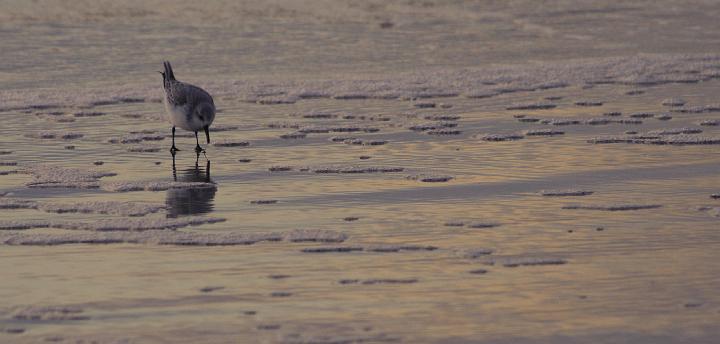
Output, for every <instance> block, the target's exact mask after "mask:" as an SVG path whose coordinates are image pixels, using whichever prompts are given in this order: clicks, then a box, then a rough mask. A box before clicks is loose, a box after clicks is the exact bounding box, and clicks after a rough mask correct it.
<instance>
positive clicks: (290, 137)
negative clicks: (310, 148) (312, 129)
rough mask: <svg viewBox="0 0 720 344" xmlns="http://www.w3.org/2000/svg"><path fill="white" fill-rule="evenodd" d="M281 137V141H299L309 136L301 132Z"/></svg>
mask: <svg viewBox="0 0 720 344" xmlns="http://www.w3.org/2000/svg"><path fill="white" fill-rule="evenodd" d="M279 137H280V138H281V139H285V140H298V139H304V138H305V137H307V134H305V133H300V132H294V133H287V134H282V135H280V136H279Z"/></svg>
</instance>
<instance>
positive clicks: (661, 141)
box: [587, 135, 720, 146]
mask: <svg viewBox="0 0 720 344" xmlns="http://www.w3.org/2000/svg"><path fill="white" fill-rule="evenodd" d="M587 142H588V143H593V144H605V143H632V144H651V145H677V146H685V145H717V144H720V138H715V137H703V136H689V135H667V136H662V137H661V136H653V135H649V136H643V135H626V136H605V137H595V138H592V139H590V140H588V141H587Z"/></svg>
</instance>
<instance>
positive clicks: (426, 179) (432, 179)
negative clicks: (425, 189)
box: [406, 175, 454, 183]
mask: <svg viewBox="0 0 720 344" xmlns="http://www.w3.org/2000/svg"><path fill="white" fill-rule="evenodd" d="M406 178H407V179H409V180H417V181H421V182H423V183H445V182H449V181H451V180H452V179H453V178H454V177H453V176H440V175H437V176H436V175H413V176H407V177H406Z"/></svg>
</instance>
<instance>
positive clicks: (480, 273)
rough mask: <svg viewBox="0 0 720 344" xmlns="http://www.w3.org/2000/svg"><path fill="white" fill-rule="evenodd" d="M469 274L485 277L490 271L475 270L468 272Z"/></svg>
mask: <svg viewBox="0 0 720 344" xmlns="http://www.w3.org/2000/svg"><path fill="white" fill-rule="evenodd" d="M468 273H471V274H474V275H484V274H486V273H488V271H487V270H485V269H475V270H470V271H468Z"/></svg>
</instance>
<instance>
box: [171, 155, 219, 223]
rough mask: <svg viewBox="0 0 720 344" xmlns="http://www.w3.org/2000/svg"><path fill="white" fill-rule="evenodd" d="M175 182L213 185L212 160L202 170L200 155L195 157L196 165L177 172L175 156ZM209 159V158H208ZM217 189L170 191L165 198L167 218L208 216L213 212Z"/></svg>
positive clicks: (173, 165)
mask: <svg viewBox="0 0 720 344" xmlns="http://www.w3.org/2000/svg"><path fill="white" fill-rule="evenodd" d="M172 159H173V164H172V172H173V180H175V181H176V182H203V183H212V180H211V179H210V160H207V162H206V164H205V166H204V168H201V167H200V165H199V163H198V160H199V159H200V154H199V153H198V154H197V156H196V157H195V165H194V166H192V167H188V168H186V169H181V170H179V171H178V170H177V169H176V167H175V155H174V154H173V157H172ZM206 159H207V157H206ZM216 192H217V188H215V187H212V188H208V187H200V188H181V189H169V190H168V191H167V195H166V197H165V204H166V205H167V208H168V212H167V217H178V216H182V215H198V214H206V213H209V212H211V211H212V210H213V200H214V199H215V193H216Z"/></svg>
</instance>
